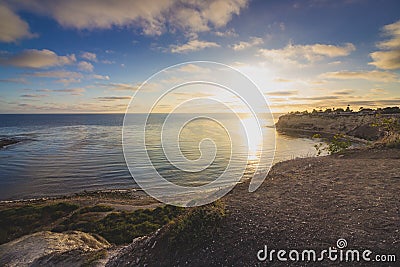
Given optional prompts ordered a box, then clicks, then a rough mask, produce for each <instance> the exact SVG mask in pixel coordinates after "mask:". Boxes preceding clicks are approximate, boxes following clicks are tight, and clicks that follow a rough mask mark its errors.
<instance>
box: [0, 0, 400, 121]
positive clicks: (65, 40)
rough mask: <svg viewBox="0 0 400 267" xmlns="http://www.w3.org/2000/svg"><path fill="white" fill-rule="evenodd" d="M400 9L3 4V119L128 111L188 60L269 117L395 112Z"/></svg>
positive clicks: (168, 0) (369, 4)
mask: <svg viewBox="0 0 400 267" xmlns="http://www.w3.org/2000/svg"><path fill="white" fill-rule="evenodd" d="M399 10H400V2H399V1H389V0H387V1H385V0H380V1H368V0H359V1H357V0H338V1H324V0H309V1H295V0H292V1H247V0H235V1H222V0H215V1H197V0H191V1H174V0H163V1H160V0H154V1H85V2H82V1H77V0H76V1H75V0H73V1H50V0H32V1H24V0H17V1H0V69H1V72H0V113H88V112H124V111H125V109H126V106H127V104H128V102H129V99H130V97H131V96H132V95H133V94H134V93H135V91H136V90H137V89H138V86H139V85H140V84H141V83H142V82H144V81H145V80H146V79H148V78H149V77H150V76H151V75H153V74H154V73H156V72H158V71H160V70H161V69H163V68H166V67H169V66H171V65H174V64H178V63H182V62H186V61H193V60H209V61H216V62H220V63H223V64H227V65H230V66H233V67H235V68H237V69H238V70H240V71H242V72H243V73H245V74H246V75H248V77H249V78H251V79H252V80H253V81H254V82H255V83H256V85H257V86H258V87H259V88H260V90H261V91H262V92H263V93H264V95H265V96H266V98H267V99H268V101H269V103H270V107H271V109H272V110H273V111H274V112H287V111H291V110H297V109H300V110H304V109H309V110H310V109H312V108H314V107H320V108H327V107H345V106H346V105H348V104H350V105H351V106H352V107H353V108H354V109H358V108H359V107H360V106H363V107H378V106H388V105H389V106H390V105H391V106H394V105H399V104H400V90H399V85H400V76H399V74H400V72H399V69H400V15H399ZM202 93H203V95H206V94H204V92H202ZM198 95H199V92H193V96H198ZM144 101H145V99H144ZM172 105H173V104H172V103H171V106H172ZM160 111H161V112H162V111H168V109H165V110H162V109H161V110H160ZM138 112H140V110H138Z"/></svg>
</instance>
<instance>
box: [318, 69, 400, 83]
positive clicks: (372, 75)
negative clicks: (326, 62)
mask: <svg viewBox="0 0 400 267" xmlns="http://www.w3.org/2000/svg"><path fill="white" fill-rule="evenodd" d="M321 77H322V78H328V79H341V80H347V79H362V80H368V81H375V82H398V81H399V77H398V76H397V75H396V74H395V73H393V72H388V71H377V70H374V71H335V72H326V73H323V74H322V75H321Z"/></svg>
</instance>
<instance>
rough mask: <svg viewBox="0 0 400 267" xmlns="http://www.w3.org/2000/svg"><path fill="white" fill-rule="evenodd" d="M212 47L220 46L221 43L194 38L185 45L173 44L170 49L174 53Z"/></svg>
mask: <svg viewBox="0 0 400 267" xmlns="http://www.w3.org/2000/svg"><path fill="white" fill-rule="evenodd" d="M210 47H220V45H219V44H217V43H215V42H207V41H200V40H197V39H194V40H190V41H189V42H187V43H186V44H183V45H171V46H170V51H171V52H172V53H187V52H192V51H198V50H203V49H205V48H210Z"/></svg>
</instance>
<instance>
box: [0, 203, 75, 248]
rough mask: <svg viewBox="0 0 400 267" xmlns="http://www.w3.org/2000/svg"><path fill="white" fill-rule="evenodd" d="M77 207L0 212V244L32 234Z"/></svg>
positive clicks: (32, 207) (64, 205)
mask: <svg viewBox="0 0 400 267" xmlns="http://www.w3.org/2000/svg"><path fill="white" fill-rule="evenodd" d="M77 208H79V206H77V205H74V204H69V203H63V202H60V203H55V204H51V205H45V206H43V205H27V206H24V207H19V208H12V209H6V210H2V211H0V244H2V243H5V242H8V241H11V240H13V239H15V238H18V237H20V236H23V235H26V234H30V233H33V232H35V231H38V230H40V229H41V228H42V227H44V226H47V225H49V224H51V223H52V222H54V221H55V220H57V219H59V218H62V217H64V216H67V215H68V214H70V213H71V212H73V211H74V210H76V209H77Z"/></svg>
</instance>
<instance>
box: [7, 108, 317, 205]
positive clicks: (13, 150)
mask: <svg viewBox="0 0 400 267" xmlns="http://www.w3.org/2000/svg"><path fill="white" fill-rule="evenodd" d="M135 116H144V115H140V114H138V115H135ZM163 118H165V115H163V114H159V115H154V117H153V118H152V120H151V121H150V124H149V127H148V135H147V136H146V138H147V153H148V154H149V155H150V158H151V159H152V162H153V164H154V166H155V167H156V169H157V170H158V171H159V172H160V173H161V174H162V175H163V176H164V177H165V178H166V179H168V180H170V181H172V182H174V183H177V184H182V185H190V186H197V185H202V184H204V183H207V182H209V181H210V180H213V179H215V178H216V177H218V175H219V174H220V173H221V172H222V171H223V170H224V167H225V166H224V165H225V163H226V162H227V161H228V160H229V155H230V154H229V153H230V151H231V146H230V141H229V140H230V139H229V136H227V135H226V132H224V131H222V130H221V129H220V130H218V125H212V123H211V124H210V122H209V121H206V120H198V121H197V123H195V124H193V125H188V127H186V128H184V130H182V131H181V139H180V146H181V147H180V149H181V151H182V154H183V155H184V156H185V157H187V158H189V159H192V160H194V159H196V158H199V156H200V155H201V153H200V150H199V147H198V144H199V142H200V141H201V140H202V139H203V138H206V137H209V138H212V139H213V140H216V141H215V143H216V146H217V150H216V151H217V152H216V154H215V162H214V164H213V165H211V166H210V168H207V170H205V171H204V172H201V173H198V174H194V173H193V174H187V173H182V172H181V171H180V170H179V169H178V168H177V167H176V166H174V165H171V164H170V163H169V161H168V160H167V159H166V158H165V156H164V154H163V153H162V152H163V150H162V147H161V145H160V137H159V135H158V133H159V130H160V129H161V126H162V122H163ZM181 119H182V121H183V120H185V116H184V115H182V117H181ZM179 120H180V119H179V118H178V119H177V120H176V121H175V122H174V123H173V125H172V128H174V127H175V126H174V125H175V123H176V129H177V131H179V129H178V127H180V125H181V121H179ZM221 121H222V124H230V123H235V122H233V120H232V119H231V118H229V117H226V118H224V117H221ZM122 123H123V115H121V114H107V115H104V114H90V115H84V114H79V115H75V114H74V115H60V114H57V115H44V114H43V115H37V114H35V115H0V138H8V137H16V138H19V139H21V140H22V142H20V143H18V144H15V145H11V146H8V147H6V148H4V149H1V150H0V199H1V200H8V199H22V198H34V197H43V196H56V195H61V194H69V193H76V192H81V191H83V190H87V191H91V190H100V189H122V188H137V187H138V186H137V185H136V184H135V182H134V180H133V178H132V177H131V175H130V173H129V171H128V168H127V166H126V163H125V159H124V155H123V150H122V144H121V140H122V133H121V132H122ZM134 124H135V123H134V122H133V125H131V126H132V128H133V129H135V125H134ZM267 124H269V125H273V122H272V121H269V122H268V123H267ZM267 126H268V125H267ZM139 130H140V129H138V131H139ZM268 131H270V132H271V136H272V135H273V133H274V131H275V130H274V129H273V128H270V129H269V130H268ZM168 138H171V140H172V137H171V136H170V137H168V136H167V139H168ZM230 138H233V139H235V140H238V141H240V140H241V138H240V137H235V136H231V137H230ZM315 143H316V141H314V140H311V139H308V138H293V137H289V136H286V135H280V134H277V135H276V149H277V150H276V153H275V158H274V162H279V161H283V160H287V159H292V158H295V157H305V156H313V155H315V149H314V147H313V146H314V144H315ZM202 148H203V149H205V151H207V149H212V148H211V147H207V146H205V147H202ZM268 149H270V150H272V149H273V146H272V145H271V147H269V148H268ZM203 152H204V151H203ZM142 153H146V151H142ZM143 156H144V155H141V154H138V155H137V157H138V159H140V158H142V157H143ZM252 162H254V159H252V158H251V157H249V162H248V164H249V166H250V165H251V164H252ZM142 167H143V168H140V169H139V170H138V172H139V173H140V175H143V177H147V176H148V179H151V178H152V177H150V174H149V172H148V168H146V166H142ZM250 169H251V168H250ZM238 171H240V170H238Z"/></svg>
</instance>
